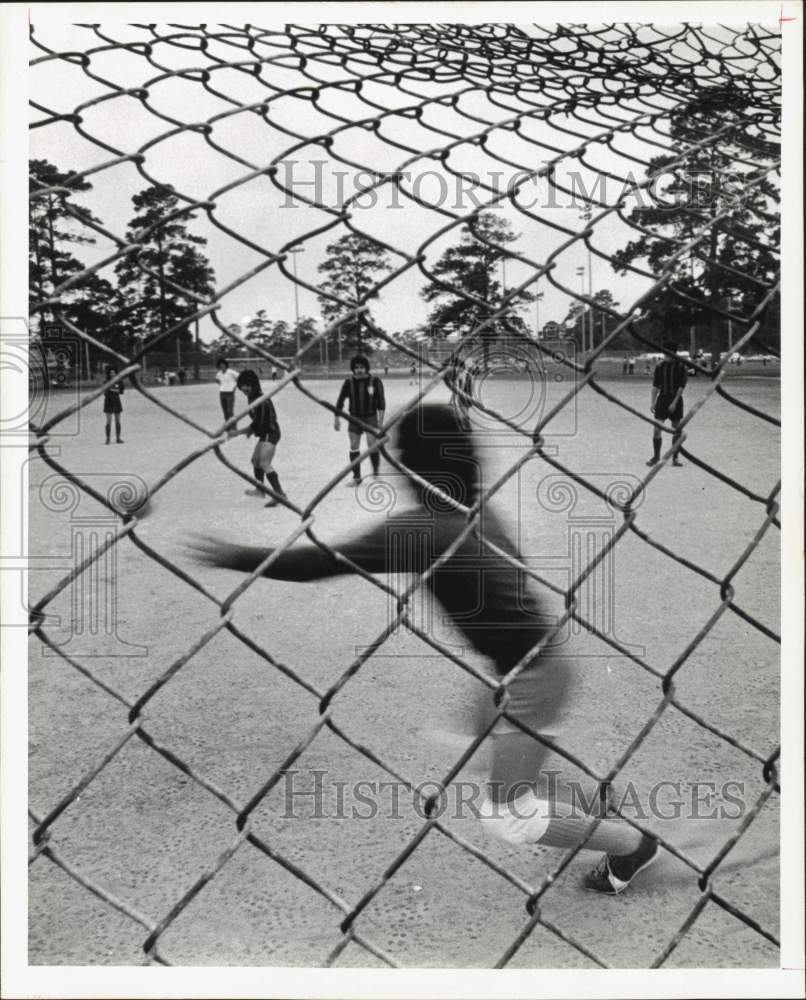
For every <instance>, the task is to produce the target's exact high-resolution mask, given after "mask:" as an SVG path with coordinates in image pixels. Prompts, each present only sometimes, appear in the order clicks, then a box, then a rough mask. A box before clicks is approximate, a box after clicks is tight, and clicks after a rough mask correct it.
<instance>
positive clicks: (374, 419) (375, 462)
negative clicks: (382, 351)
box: [333, 354, 386, 486]
mask: <svg viewBox="0 0 806 1000" xmlns="http://www.w3.org/2000/svg"><path fill="white" fill-rule="evenodd" d="M350 371H351V372H352V374H351V375H350V376H349V378H346V379H345V380H344V383H343V384H342V387H341V391H340V392H339V398H338V399H337V400H336V410H337V411H338V412H337V413H336V417H335V419H334V421H333V427H334V428H335V429H336V430H337V431H338V430H340V429H341V421H340V419H339V417H340V415H341V412H342V410H343V409H344V404H345V403H347V404H348V412H349V415H350V417H358V419H359V420H361V421H362V422H363V423H365V424H369V425H370V426H372V427H378V428H380V427H382V426H383V418H384V413H385V411H386V398H385V394H384V390H383V382H381V380H380V379H379V378H378V376H377V375H370V373H369V361H368V360H367V359H366V358H365V357H364V356H363V354H357V355H356V356H355V357H354V358H353V359H352V361H351V362H350ZM363 433H364V429H363V427H361V425H360V424H357V423H356V422H355V421H354V420H350V422H349V424H348V427H347V434H348V437H349V439H350V463H351V464H352V463H353V462H355V465H353V476H352V481H351V482H349V481H348V483H347V485H348V486H357V485H358V484H359V483H360V482H361V463H360V462H356V461H355V460H356V459H357V458H358V456H359V455H360V454H361V435H362V434H363ZM366 433H367V441H368V443H369V444H370V445H372V444H374V443H375V440H376V436H377V435H375V434H373V433H372V432H371V431H367V432H366ZM370 462H371V463H372V473H373V475H375V476H377V475H378V473H379V472H380V468H381V456H380V454H379V453H378V452H377V451H373V452H372V454H371V455H370Z"/></svg>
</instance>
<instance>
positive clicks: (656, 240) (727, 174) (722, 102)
mask: <svg viewBox="0 0 806 1000" xmlns="http://www.w3.org/2000/svg"><path fill="white" fill-rule="evenodd" d="M749 100H750V98H748V97H747V96H744V95H743V94H741V93H740V92H738V91H736V90H733V89H720V88H711V89H709V90H706V91H704V92H703V93H702V94H700V95H699V96H698V97H697V98H695V99H694V100H693V101H690V102H689V103H688V104H686V105H685V106H684V107H682V108H679V109H678V110H676V111H675V112H673V113H672V115H671V116H670V136H671V138H672V139H673V140H674V142H675V145H676V147H677V149H678V152H677V153H675V154H674V155H669V156H662V157H657V158H655V159H653V160H651V161H650V164H649V167H648V169H647V173H648V174H653V173H656V172H663V173H664V176H666V175H668V179H667V180H665V181H664V183H663V184H661V185H659V186H658V188H657V190H652V191H651V197H652V203H651V204H650V205H644V206H641V207H638V208H635V209H634V210H633V211H632V213H631V215H630V221H631V222H633V223H635V224H636V226H638V227H641V228H642V229H644V230H649V232H643V233H642V234H641V236H640V237H639V238H638V239H636V240H633V241H632V242H630V243H629V244H628V245H627V246H626V247H624V249H623V250H621V251H619V252H618V253H616V254H614V255H613V266H614V269H615V270H616V271H617V272H618V273H622V274H623V273H625V272H627V271H628V270H633V269H634V268H633V264H634V263H635V262H636V261H646V263H647V264H648V267H649V270H650V271H651V272H652V273H653V274H659V273H660V272H661V271H662V270H664V269H665V268H666V267H667V266H668V265H669V263H670V260H671V257H672V256H673V255H674V254H675V253H676V252H678V251H679V250H680V248H681V246H682V245H683V243H685V242H686V241H688V240H689V239H691V238H692V237H693V236H694V235H695V234H696V233H698V232H700V231H702V230H705V231H706V232H707V237H706V239H705V240H703V241H702V242H700V243H699V244H698V245H697V246H696V247H695V248H694V249H693V250H692V252H691V254H690V255H687V256H686V257H685V258H684V259H681V260H678V261H677V262H676V263H675V264H674V266H673V271H672V280H671V281H670V283H669V285H668V287H667V288H666V289H664V290H662V291H661V292H660V293H659V294H658V295H657V296H656V297H655V299H654V301H653V302H652V303H650V306H649V309H648V323H647V325H646V327H645V329H646V330H647V331H648V332H649V333H650V335H651V336H652V337H653V339H657V340H662V339H664V338H665V337H667V336H671V337H673V338H675V339H678V340H683V339H684V338H685V336H686V335H687V332H688V330H689V328H690V327H697V326H699V327H701V328H703V329H710V331H711V333H712V334H713V335H714V337H713V340H712V350H713V351H714V352H715V353H716V352H717V350H718V349H719V348H720V347H722V349H724V346H725V344H724V341H725V337H726V327H727V324H726V323H725V322H724V321H722V320H717V321H716V322H714V321H713V315H714V314H713V312H712V310H711V309H710V308H709V306H717V307H720V306H722V307H724V306H727V305H728V304H732V307H731V308H732V311H734V312H738V313H741V314H743V315H749V314H750V313H751V312H752V311H753V310H754V309H755V308H756V306H757V305H758V304H759V303H760V302H761V301H762V299H763V298H764V297H765V296H766V294H767V292H768V286H770V285H772V284H774V282H775V281H776V279H777V272H778V260H777V256H776V253H775V251H776V250H777V248H778V244H779V239H780V220H779V217H778V214H777V209H776V205H777V201H778V189H777V187H776V184H775V183H774V181H773V180H772V179H771V176H770V174H769V173H768V172H767V168H768V167H769V166H770V165H771V164H774V163H775V162H776V160H777V158H778V156H779V153H780V149H779V146H778V145H777V144H775V143H772V142H770V141H769V140H768V139H767V138H766V136H765V133H764V131H763V126H764V116H763V115H761V114H758V113H754V112H753V111H752V108H751V107H750V104H749ZM726 126H732V127H731V128H729V129H727V130H725V127H726ZM717 133H719V134H717ZM703 140H706V141H703ZM698 144H699V148H690V149H689V152H687V153H686V154H685V155H684V157H683V159H682V160H681V162H679V163H678V162H675V161H676V160H678V159H679V157H680V153H679V150H685V149H686V148H688V147H693V146H695V145H698ZM723 213H724V215H723ZM765 286H766V287H765ZM770 325H771V324H770V323H768V324H767V330H766V333H765V335H764V336H765V337H772V338H773V339H774V341H775V342H776V343H778V342H779V340H778V333H777V331H776V330H771V329H770V328H769V327H770ZM709 336H710V334H709Z"/></svg>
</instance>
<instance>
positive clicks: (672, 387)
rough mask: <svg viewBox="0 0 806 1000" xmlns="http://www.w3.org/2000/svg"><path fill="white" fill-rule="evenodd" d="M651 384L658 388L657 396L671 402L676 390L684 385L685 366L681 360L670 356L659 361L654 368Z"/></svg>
mask: <svg viewBox="0 0 806 1000" xmlns="http://www.w3.org/2000/svg"><path fill="white" fill-rule="evenodd" d="M652 384H653V385H654V387H655V388H656V389H657V390H658V398H659V399H661V400H663V401H664V402H665V403H667V404H668V403H671V401H672V400H673V399H674V397H675V396H676V395H677V390H678V389H685V387H686V366H685V365H684V364H683V362H682V361H677V360H674V361H673V360H672V359H671V358H667V359H666V360H665V361H661V362H660V364H659V365H658V366H657V368H656V369H655V377H654V379H653V381H652Z"/></svg>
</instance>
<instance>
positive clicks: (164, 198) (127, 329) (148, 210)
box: [115, 187, 214, 351]
mask: <svg viewBox="0 0 806 1000" xmlns="http://www.w3.org/2000/svg"><path fill="white" fill-rule="evenodd" d="M132 202H133V204H134V207H135V209H136V214H135V216H134V218H133V219H132V220H131V222H130V223H129V228H128V230H127V232H126V238H127V240H128V241H129V242H130V243H140V244H142V249H141V250H140V251H139V253H138V255H137V256H136V255H135V254H128V255H127V256H126V257H123V258H121V259H120V261H118V263H117V265H116V266H115V274H116V275H117V278H118V289H119V295H118V300H117V314H116V321H117V322H118V324H119V325H120V328H121V330H122V331H123V332H124V333H125V334H126V335H127V336H128V337H129V338H131V339H132V340H134V341H141V342H142V341H148V340H151V339H152V338H154V337H156V336H158V335H159V334H160V333H164V332H165V331H166V330H169V329H171V327H173V326H174V325H175V324H176V323H179V322H180V321H181V320H182V319H183V317H186V316H188V315H190V314H192V313H193V312H195V311H196V309H197V308H198V304H197V302H196V301H195V299H194V298H193V297H192V295H189V294H188V292H195V293H196V294H197V295H200V296H208V295H210V294H211V293H212V291H213V281H214V275H213V269H212V268H211V266H210V263H209V261H208V260H207V258H206V257H205V256H204V254H203V253H201V252H200V251H199V250H198V249H197V248H198V247H200V246H204V245H205V244H206V243H207V240H205V239H204V238H203V237H202V236H194V235H193V234H191V233H190V232H188V229H187V225H188V222H189V221H191V220H192V219H193V218H194V216H193V215H192V214H191V215H182V216H178V217H176V218H170V219H169V216H171V215H172V214H173V213H174V212H175V211H176V210H177V208H179V199H178V198H177V197H176V195H175V194H174V193H173V189H172V188H169V187H150V188H146V189H145V190H144V191H141V192H140V193H139V194H136V195H135V196H134V197H133V198H132ZM138 257H139V259H140V260H141V261H142V263H143V265H144V267H145V268H146V269H147V270H144V269H142V268H140V267H139V266H138V264H137V259H138ZM149 272H150V273H149ZM174 286H178V287H174ZM191 339H192V338H191V333H190V330H189V328H188V326H180V327H179V328H178V329H177V331H176V332H175V333H174V334H173V336H171V337H168V338H167V339H166V340H164V341H162V342H161V343H160V345H159V348H158V350H160V351H170V350H173V349H175V348H176V345H177V343H178V342H179V343H182V344H189V343H190V341H191Z"/></svg>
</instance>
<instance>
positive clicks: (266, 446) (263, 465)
mask: <svg viewBox="0 0 806 1000" xmlns="http://www.w3.org/2000/svg"><path fill="white" fill-rule="evenodd" d="M237 386H238V388H239V389H240V390H241V392H242V393H244V394H245V396H246V398H247V399H248V400H249V402H250V403H254V401H255V400H256V399H260V397H261V396H262V395H263V392H262V390H261V388H260V379H259V378H258V377H257V375H256V374H255V373H254V372H253V371H252V369H251V368H245V369H244V370H243V371H242V372H241V373H240V374H239V375H238V381H237ZM250 415H251V417H252V425H251V427H250V428H249V429H248V430H247V432H246V436H247V437H251V436H252V435H253V434H254V435H255V436H256V437H257V442H256V444H255V450H254V451H253V452H252V473H253V475H254V477H255V479H257V481H258V482H259V483H262V482H263V479H264V476H265V478H266V479H268V481H269V486H271V488H272V490H273V491H274V493H275V494H276V495H277V496H276V497H272V498H271V499H270V500H269V502H268V503H267V504H266V506H267V507H276V506H277V505H278V504H279V500H278V499H277V497H284V496H285V493H284V492H283V488H282V486H281V485H280V479H279V477H278V475H277V473H276V472H275V471H274V467H273V465H272V461H273V459H274V452H275V449H276V448H277V442H278V441H279V440H280V424H279V422H278V420H277V411H276V410H275V409H274V404H273V403H272V401H271V400H270V399H264V400H263V402H262V403H261V404H260V406H256V407H255V409H254V410H252V411H251V414H250ZM264 492H265V491H264V490H261V489H256V488H255V487H252V488H251V489H248V490H246V495H247V496H250V497H260V496H263V494H264Z"/></svg>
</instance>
